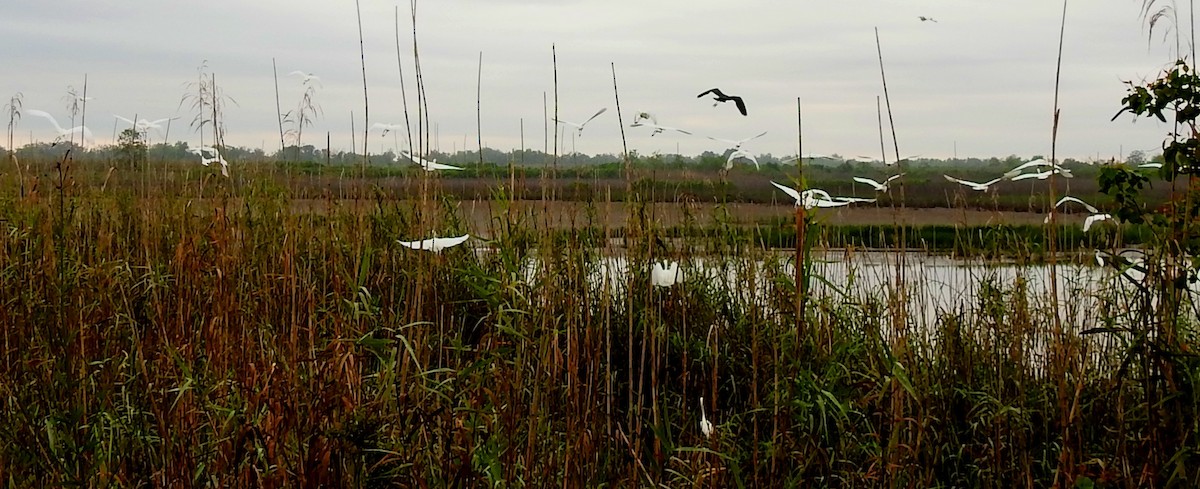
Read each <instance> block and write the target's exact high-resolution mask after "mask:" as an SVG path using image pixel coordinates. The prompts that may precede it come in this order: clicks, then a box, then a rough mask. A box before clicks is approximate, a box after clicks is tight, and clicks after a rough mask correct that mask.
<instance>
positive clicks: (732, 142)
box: [706, 131, 767, 149]
mask: <svg viewBox="0 0 1200 489" xmlns="http://www.w3.org/2000/svg"><path fill="white" fill-rule="evenodd" d="M766 135H767V131H763V132H760V133H758V134H757V135H755V136H750V137H748V138H746V139H738V140H731V139H721V138H714V137H712V136H706V137H707V138H708V139H711V140H713V141H720V142H722V143H727V144H730V145H732V146H731V147H732V148H733V149H741V148H742V145H743V144H746V143H747V142H749V141H750V140H752V139H758V138H761V137H763V136H766Z"/></svg>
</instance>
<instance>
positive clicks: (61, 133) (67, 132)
mask: <svg viewBox="0 0 1200 489" xmlns="http://www.w3.org/2000/svg"><path fill="white" fill-rule="evenodd" d="M25 113H26V114H29V115H32V116H37V117H42V118H45V119H46V120H48V121H50V124H53V125H54V131H55V132H57V133H58V138H59V139H62V138H68V139H74V138H75V135H77V134H78V135H79V137H80V139H81V143H80V146H84V147H86V146H88V144H90V143H88V141H91V140H93V139H94V138H93V137H92V130H91V129H88V128H87V127H85V126H75V127H72V128H70V129H64V128H63V127H62V126H61V125H59V123H58V119H55V118H54V116H52V115H50V113H49V112H46V111H44V110H37V109H26V110H25Z"/></svg>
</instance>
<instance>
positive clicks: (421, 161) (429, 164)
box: [395, 151, 463, 172]
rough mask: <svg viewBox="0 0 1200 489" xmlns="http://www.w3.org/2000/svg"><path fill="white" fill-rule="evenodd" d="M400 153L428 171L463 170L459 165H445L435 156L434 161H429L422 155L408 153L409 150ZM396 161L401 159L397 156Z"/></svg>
mask: <svg viewBox="0 0 1200 489" xmlns="http://www.w3.org/2000/svg"><path fill="white" fill-rule="evenodd" d="M400 155H401V156H403V157H405V158H408V159H410V160H412V161H413V162H414V163H416V164H418V165H421V168H422V169H424V170H425V171H428V172H433V171H438V170H462V169H463V168H462V167H458V166H454V165H445V164H442V163H438V162H437V158H434V159H433V161H429V160H426V159H425V158H422V157H420V156H413V155H411V154H408V152H407V151H401V152H400ZM395 161H400V159H399V158H396V160H395Z"/></svg>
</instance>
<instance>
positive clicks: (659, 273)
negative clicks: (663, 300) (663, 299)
mask: <svg viewBox="0 0 1200 489" xmlns="http://www.w3.org/2000/svg"><path fill="white" fill-rule="evenodd" d="M678 281H679V264H678V263H675V262H668V263H655V264H654V265H653V266H651V267H650V283H651V284H653V285H654V286H655V287H670V286H672V285H675V283H677V282H678Z"/></svg>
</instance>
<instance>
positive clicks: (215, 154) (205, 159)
mask: <svg viewBox="0 0 1200 489" xmlns="http://www.w3.org/2000/svg"><path fill="white" fill-rule="evenodd" d="M188 152H189V153H192V154H195V155H197V156H199V157H200V164H201V165H204V166H208V165H209V164H211V163H220V164H221V175H224V176H225V177H228V176H229V162H228V161H225V157H224V156H221V152H220V151H217V148H214V147H212V146H200V147H198V148H188ZM205 153H211V154H212V156H206V155H205Z"/></svg>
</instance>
